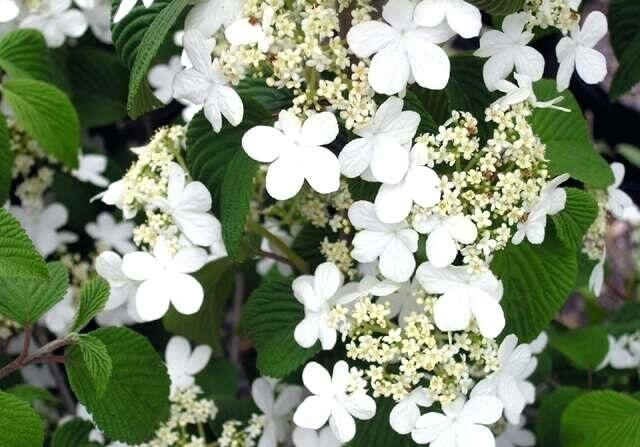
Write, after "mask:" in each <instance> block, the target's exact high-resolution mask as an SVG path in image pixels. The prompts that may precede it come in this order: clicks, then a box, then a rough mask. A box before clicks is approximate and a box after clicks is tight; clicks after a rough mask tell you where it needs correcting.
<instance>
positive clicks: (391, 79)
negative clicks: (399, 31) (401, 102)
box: [369, 0, 410, 95]
mask: <svg viewBox="0 0 640 447" xmlns="http://www.w3.org/2000/svg"><path fill="white" fill-rule="evenodd" d="M399 1H402V0H399ZM409 74H410V65H409V57H408V55H407V51H406V49H405V47H404V43H403V42H402V41H400V40H394V41H392V42H390V43H389V44H388V45H387V46H385V47H384V48H383V49H382V50H380V51H379V52H378V54H376V55H375V56H373V59H372V60H371V66H370V68H369V84H370V85H371V87H372V88H373V89H374V90H375V91H376V92H377V93H381V94H385V95H395V94H396V93H399V92H401V91H402V90H404V89H405V88H406V86H407V82H408V81H409Z"/></svg>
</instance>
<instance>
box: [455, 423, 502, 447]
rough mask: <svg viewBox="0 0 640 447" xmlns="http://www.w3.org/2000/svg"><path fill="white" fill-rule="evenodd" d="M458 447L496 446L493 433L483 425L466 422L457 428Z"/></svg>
mask: <svg viewBox="0 0 640 447" xmlns="http://www.w3.org/2000/svg"><path fill="white" fill-rule="evenodd" d="M456 439H457V447H495V445H496V441H495V438H494V437H493V433H492V432H491V430H489V429H488V428H487V427H485V426H483V425H475V424H464V425H460V427H458V429H457V430H456Z"/></svg>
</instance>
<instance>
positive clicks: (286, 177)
mask: <svg viewBox="0 0 640 447" xmlns="http://www.w3.org/2000/svg"><path fill="white" fill-rule="evenodd" d="M297 162H298V159H297V158H296V157H288V156H284V157H280V158H278V159H277V160H276V161H274V162H273V163H272V164H271V166H269V170H268V171H267V192H268V193H269V195H270V196H271V197H273V198H274V199H276V200H287V199H290V198H292V197H293V196H295V195H296V194H297V193H298V192H299V191H300V189H301V188H302V185H303V184H304V171H303V170H302V169H301V166H299V165H298V163H297ZM336 165H337V169H338V176H339V170H340V165H339V163H338V160H337V159H336ZM323 186H324V185H323ZM336 189H337V188H336Z"/></svg>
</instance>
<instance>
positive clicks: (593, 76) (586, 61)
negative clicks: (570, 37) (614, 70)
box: [576, 47, 607, 84]
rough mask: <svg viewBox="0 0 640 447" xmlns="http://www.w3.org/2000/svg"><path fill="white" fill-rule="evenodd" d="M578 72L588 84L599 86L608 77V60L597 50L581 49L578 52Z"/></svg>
mask: <svg viewBox="0 0 640 447" xmlns="http://www.w3.org/2000/svg"><path fill="white" fill-rule="evenodd" d="M576 71H577V72H578V74H579V75H580V77H581V78H582V80H583V81H584V82H586V83H587V84H597V83H598V82H602V81H603V80H604V78H605V77H606V76H607V60H606V59H605V57H604V56H603V55H602V53H600V52H599V51H597V50H594V49H592V48H585V47H580V48H578V50H577V52H576Z"/></svg>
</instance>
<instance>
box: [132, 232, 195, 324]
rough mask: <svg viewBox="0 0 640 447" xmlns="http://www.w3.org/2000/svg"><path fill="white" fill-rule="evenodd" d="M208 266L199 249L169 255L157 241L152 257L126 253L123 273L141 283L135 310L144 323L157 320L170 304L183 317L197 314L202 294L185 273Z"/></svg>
mask: <svg viewBox="0 0 640 447" xmlns="http://www.w3.org/2000/svg"><path fill="white" fill-rule="evenodd" d="M206 262H207V252H206V251H205V250H204V249H202V248H198V247H184V248H181V249H180V250H178V252H177V253H176V254H175V255H172V254H171V252H170V251H169V249H168V247H167V246H166V243H165V242H164V240H162V239H160V240H159V241H158V242H157V243H156V245H155V247H154V248H153V254H151V253H147V252H143V251H138V252H134V253H127V254H126V255H125V256H124V258H123V260H122V271H123V272H124V274H125V275H127V276H128V277H129V278H131V279H133V280H135V281H141V284H140V287H138V291H137V292H136V298H135V299H136V310H137V312H138V314H139V315H140V317H141V318H142V319H144V320H146V321H151V320H157V319H159V318H161V317H162V316H163V315H164V314H166V313H167V311H168V310H169V305H170V304H173V306H174V307H175V308H176V310H177V311H178V312H180V313H181V314H185V315H191V314H194V313H196V312H197V311H198V310H199V309H200V306H201V305H202V300H203V298H204V291H203V290H202V286H201V285H200V283H199V282H198V281H197V280H196V279H195V278H194V277H193V276H190V275H188V273H193V272H195V271H198V270H200V269H201V268H202V267H203V266H204V264H205V263H206Z"/></svg>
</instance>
